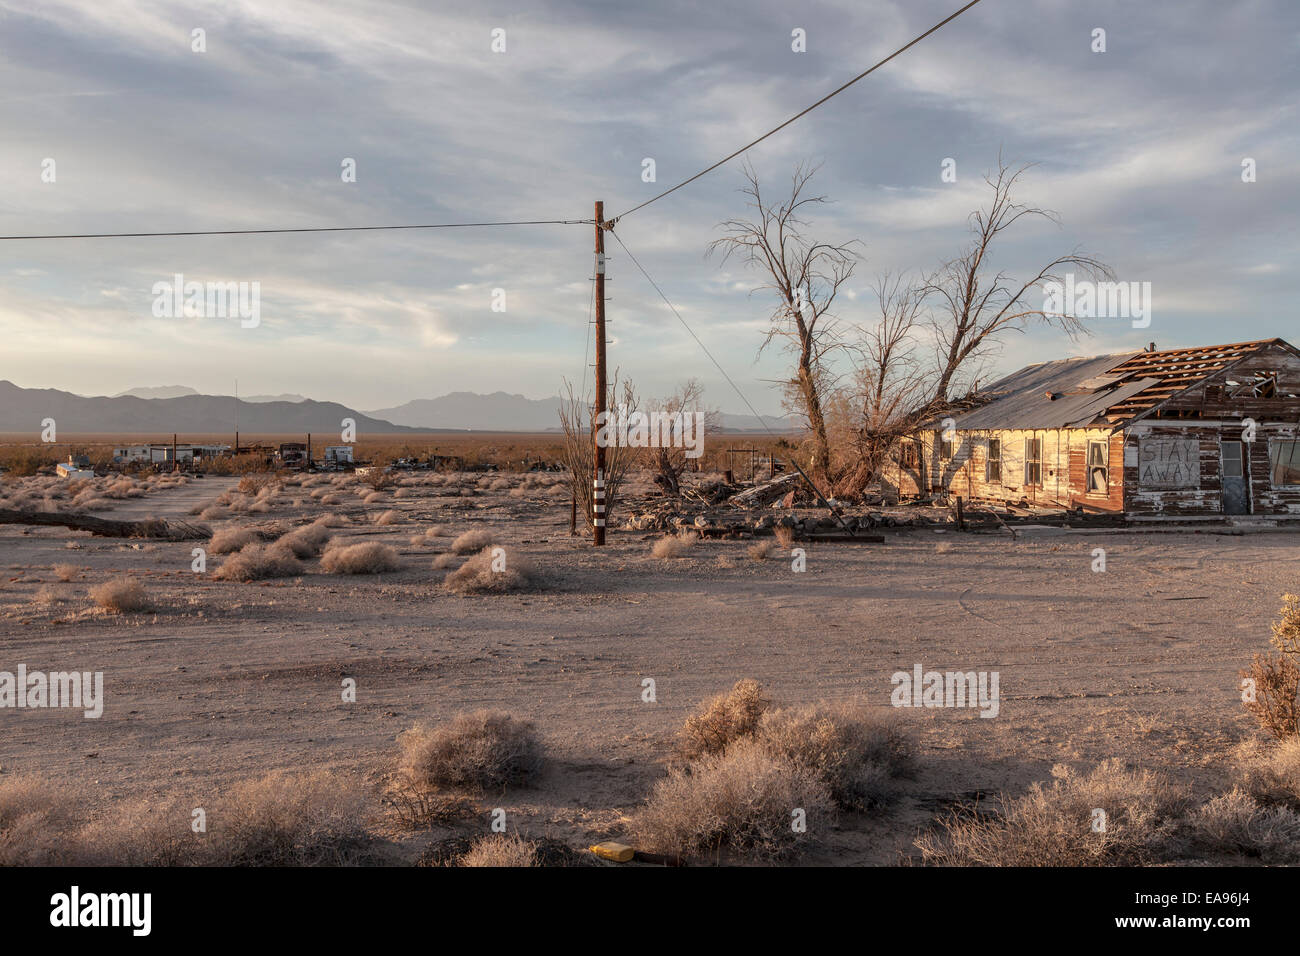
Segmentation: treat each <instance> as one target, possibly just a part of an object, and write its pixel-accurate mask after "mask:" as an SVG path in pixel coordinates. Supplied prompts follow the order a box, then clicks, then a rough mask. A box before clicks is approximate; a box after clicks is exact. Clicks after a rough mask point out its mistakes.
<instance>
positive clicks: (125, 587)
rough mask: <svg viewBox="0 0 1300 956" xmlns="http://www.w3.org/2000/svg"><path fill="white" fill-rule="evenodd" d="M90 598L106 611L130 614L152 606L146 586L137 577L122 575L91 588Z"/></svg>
mask: <svg viewBox="0 0 1300 956" xmlns="http://www.w3.org/2000/svg"><path fill="white" fill-rule="evenodd" d="M89 593H90V599H91V600H92V601H94V602H95V603H96V604H97V605H99V606H100V607H102V608H103V609H104V610H106V611H114V612H116V613H118V614H128V613H131V612H134V611H147V610H149V608H150V607H151V605H150V602H149V598H148V595H146V594H145V593H144V586H143V585H141V584H140V582H139V581H137V580H136V579H135V578H128V577H121V578H113V579H112V580H109V581H105V582H104V583H103V584H97V585H95V587H93V588H91V589H90V592H89Z"/></svg>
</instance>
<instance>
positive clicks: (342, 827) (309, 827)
mask: <svg viewBox="0 0 1300 956" xmlns="http://www.w3.org/2000/svg"><path fill="white" fill-rule="evenodd" d="M365 822H366V798H365V795H364V793H363V792H362V791H361V789H360V788H359V787H357V786H356V785H355V784H353V783H352V782H351V781H350V780H348V779H346V778H343V777H340V776H339V775H337V774H332V773H328V772H326V771H314V772H311V773H305V774H289V773H283V772H277V773H272V774H268V775H267V776H265V777H262V778H261V779H258V780H251V781H247V782H245V783H241V784H238V785H236V786H235V787H232V788H231V789H230V790H229V791H228V792H227V793H225V794H223V795H222V797H221V798H220V799H219V800H218V801H217V805H216V807H215V808H214V810H213V812H212V813H211V814H209V818H208V823H209V833H210V837H211V842H212V848H211V854H212V862H214V863H216V864H218V865H221V866H319V865H338V864H347V863H356V862H359V861H360V860H361V859H362V858H364V856H365V851H366V848H367V846H368V844H369V843H370V835H369V833H368V831H367V829H366V826H365Z"/></svg>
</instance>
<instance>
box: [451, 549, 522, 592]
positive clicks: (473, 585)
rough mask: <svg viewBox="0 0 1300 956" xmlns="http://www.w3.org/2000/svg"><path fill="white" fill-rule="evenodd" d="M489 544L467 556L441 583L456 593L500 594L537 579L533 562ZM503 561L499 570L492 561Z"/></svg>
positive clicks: (495, 562)
mask: <svg viewBox="0 0 1300 956" xmlns="http://www.w3.org/2000/svg"><path fill="white" fill-rule="evenodd" d="M497 550H498V549H497V548H495V547H492V546H488V547H486V548H484V549H483V550H482V551H480V552H479V553H478V554H476V555H474V557H472V558H470V559H469V560H468V561H466V562H465V563H464V564H462V565H461V566H460V567H459V568H457V569H456V570H455V571H453V572H452V573H451V574H449V575H447V577H446V578H445V579H444V580H443V582H442V583H443V585H444V586H445V587H446V588H448V589H449V590H451V591H455V592H456V593H457V594H500V593H504V592H506V591H517V590H519V589H521V588H526V587H529V586H530V585H533V584H535V583H536V574H535V572H534V571H533V567H532V565H531V564H530V563H529V562H528V561H526V560H525V559H523V558H521V557H519V556H518V555H509V554H506V553H505V550H504V549H501V554H500V555H497V554H495V553H494V552H496V551H497ZM498 563H502V567H501V570H499V571H498V570H495V568H494V565H497V564H498Z"/></svg>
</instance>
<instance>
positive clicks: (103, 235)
mask: <svg viewBox="0 0 1300 956" xmlns="http://www.w3.org/2000/svg"><path fill="white" fill-rule="evenodd" d="M594 222H595V220H594V219H516V220H511V221H505V222H434V223H420V224H415V225H398V226H302V227H296V228H288V229H198V230H191V231H187V232H87V233H69V234H64V235H47V236H0V240H9V239H147V238H153V237H159V236H264V235H272V234H278V233H292V232H379V231H382V230H398V229H474V228H479V227H482V226H584V225H585V226H590V225H592V224H593V223H594Z"/></svg>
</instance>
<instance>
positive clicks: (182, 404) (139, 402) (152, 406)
mask: <svg viewBox="0 0 1300 956" xmlns="http://www.w3.org/2000/svg"><path fill="white" fill-rule="evenodd" d="M559 405H560V399H559V398H558V397H554V398H539V399H530V398H525V397H524V396H522V395H511V394H508V393H506V392H493V393H492V394H490V395H480V394H477V393H475V392H452V393H451V394H449V395H443V396H441V397H440V398H424V399H417V400H416V401H412V402H407V403H406V404H405V405H399V406H397V407H396V408H383V409H378V410H374V411H369V412H360V411H356V410H355V409H351V408H348V407H347V406H345V405H340V404H338V403H337V402H319V401H315V400H313V399H309V398H304V397H303V396H301V395H292V394H290V395H251V396H247V397H243V396H241V397H240V399H239V402H238V409H239V414H238V425H239V430H240V431H241V432H244V433H245V434H250V435H251V434H287V433H293V432H318V433H320V434H322V435H325V434H328V433H331V432H336V431H338V430H339V428H340V424H339V423H340V422H341V421H342V420H343V419H344V418H352V419H354V420H355V421H356V423H357V431H358V432H360V433H362V434H365V433H367V432H368V433H370V434H375V433H390V434H391V433H398V432H417V431H425V432H428V431H440V432H446V431H501V432H554V431H558V430H559ZM235 407H236V403H235V399H234V398H233V397H232V396H229V395H203V394H200V393H199V392H198V391H196V390H195V389H193V388H190V387H189V386H185V385H159V386H146V387H141V388H132V389H129V390H128V391H125V392H121V393H119V394H117V395H113V396H93V397H88V396H82V395H74V394H73V393H72V392H65V391H61V390H59V389H53V388H20V387H18V386H17V385H14V384H13V383H12V382H7V381H0V432H27V431H33V432H38V431H40V427H41V426H40V423H41V421H42V420H43V419H45V418H53V419H54V420H55V422H56V423H57V427H58V429H59V430H60V431H62V432H65V433H68V434H72V433H78V432H81V433H114V434H124V435H125V434H145V433H149V432H161V433H170V432H186V433H196V434H215V433H220V432H227V431H228V432H233V431H234V430H235V424H236V416H235ZM764 422H765V423H766V425H767V427H769V428H771V429H772V431H774V432H778V433H789V432H791V431H796V430H797V425H796V424H794V423H793V420H792V419H790V418H789V417H776V416H766V417H765V418H764V419H763V421H762V422H760V420H759V419H758V418H756V417H754V416H753V415H728V414H723V415H722V426H723V428H724V429H725V430H726V431H728V432H761V431H763V430H764V427H763V423H764Z"/></svg>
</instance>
